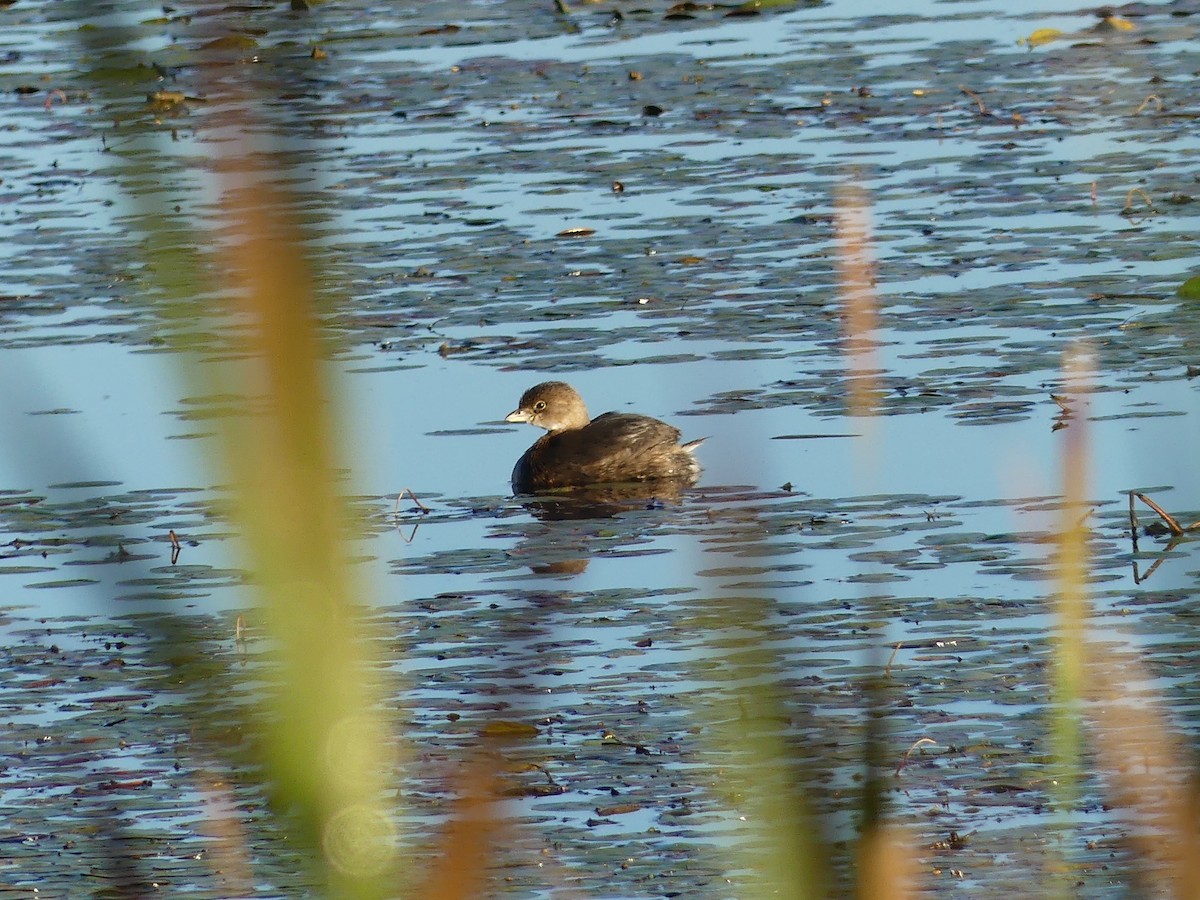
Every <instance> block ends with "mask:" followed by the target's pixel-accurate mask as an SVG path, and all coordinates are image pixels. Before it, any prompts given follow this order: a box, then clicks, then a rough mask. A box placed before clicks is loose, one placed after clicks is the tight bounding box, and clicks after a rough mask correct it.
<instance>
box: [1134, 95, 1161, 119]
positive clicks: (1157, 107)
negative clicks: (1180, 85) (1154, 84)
mask: <svg viewBox="0 0 1200 900" xmlns="http://www.w3.org/2000/svg"><path fill="white" fill-rule="evenodd" d="M1151 103H1153V104H1154V111H1155V112H1162V109H1163V107H1162V98H1161V97H1159V96H1158V94H1150V95H1149V96H1147V97H1146V99H1145V100H1143V101H1142V102H1141V103H1139V104H1138V108H1137V109H1135V110H1134V111H1133V114H1134V115H1135V116H1137V115H1141V112H1142V110H1143V109H1145V108H1146V107H1147V106H1148V105H1149V104H1151Z"/></svg>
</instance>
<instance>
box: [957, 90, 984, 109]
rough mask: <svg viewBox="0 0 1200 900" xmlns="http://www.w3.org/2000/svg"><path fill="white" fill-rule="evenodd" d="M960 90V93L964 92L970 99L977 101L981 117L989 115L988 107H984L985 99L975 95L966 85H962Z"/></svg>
mask: <svg viewBox="0 0 1200 900" xmlns="http://www.w3.org/2000/svg"><path fill="white" fill-rule="evenodd" d="M958 89H959V90H960V91H962V92H963V93H964V94H966V95H967V96H968V97H970V98H971V99H972V100H974V101H975V104H976V105H977V106H978V107H979V114H980V115H981V116H986V115H987V107H986V106H984V103H983V98H981V97H980V96H979V95H978V94H977V93H975V92H974V91H973V90H971V89H970V88H969V87H967V86H966V85H965V84H960V85H959V86H958Z"/></svg>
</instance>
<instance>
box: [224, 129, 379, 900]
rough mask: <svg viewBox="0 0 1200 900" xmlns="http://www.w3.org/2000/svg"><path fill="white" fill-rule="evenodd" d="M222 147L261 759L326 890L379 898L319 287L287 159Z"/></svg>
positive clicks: (372, 723) (371, 720)
mask: <svg viewBox="0 0 1200 900" xmlns="http://www.w3.org/2000/svg"><path fill="white" fill-rule="evenodd" d="M243 108H244V107H243ZM238 124H239V125H240V126H241V131H242V134H243V135H244V134H246V133H248V132H249V131H250V128H249V126H248V124H247V123H246V122H241V123H238ZM221 153H222V155H221V157H220V158H219V160H218V171H219V173H220V176H221V181H222V187H223V192H222V194H223V200H222V208H221V213H222V216H223V219H224V222H225V225H226V228H227V230H228V232H229V237H230V247H231V249H230V252H229V253H228V255H227V257H226V262H227V266H226V268H225V271H224V273H223V277H224V279H225V281H226V282H227V288H228V293H229V295H230V297H231V298H232V302H233V305H234V310H235V313H236V314H237V316H238V318H239V319H240V320H242V321H244V322H247V323H248V327H246V328H244V329H241V330H240V331H239V332H238V334H237V338H236V340H237V343H238V347H237V349H238V350H240V351H241V354H240V355H242V356H244V358H245V359H246V360H247V363H246V365H247V368H248V378H247V381H248V384H246V385H245V386H244V389H245V392H246V394H247V395H248V396H249V397H250V398H251V401H252V405H253V406H254V409H253V411H252V412H251V414H250V415H248V416H245V417H235V418H230V419H228V420H227V421H226V422H225V423H224V424H225V425H226V428H225V430H224V435H223V445H224V449H225V451H226V453H225V456H226V462H227V465H228V470H229V471H230V473H231V474H232V476H233V480H234V486H235V495H234V496H235V508H236V515H237V520H238V523H239V525H240V528H241V531H242V538H243V544H244V548H245V551H246V558H247V562H248V566H249V568H250V570H251V572H252V573H253V576H254V579H255V584H256V587H257V588H258V590H259V595H260V597H261V599H262V602H263V605H264V608H265V611H266V614H267V617H268V620H269V623H270V626H271V634H272V637H273V639H274V641H275V645H276V647H277V664H278V666H279V670H278V676H277V682H276V685H275V689H274V690H273V692H272V694H271V696H270V697H269V698H267V701H268V707H267V709H266V716H265V719H266V729H267V741H266V746H267V753H268V758H269V761H270V763H271V771H272V775H273V777H274V781H275V786H276V788H277V789H278V792H279V794H280V798H281V799H282V800H283V801H284V802H285V803H286V805H287V807H288V808H290V809H291V810H293V811H295V812H296V813H298V818H297V822H298V823H299V824H300V825H301V828H302V829H303V831H304V832H306V834H305V837H307V839H308V841H309V842H311V845H312V846H313V847H315V848H318V849H319V855H318V859H319V860H320V862H321V863H322V866H321V868H322V869H323V875H324V881H325V884H326V886H327V890H328V891H329V894H330V895H331V896H339V897H363V898H373V897H382V896H386V895H389V894H391V893H393V892H394V890H395V885H394V884H392V879H393V871H392V870H393V866H394V863H395V856H396V853H397V835H396V834H395V832H394V826H393V824H392V823H393V821H394V820H393V817H392V814H391V811H390V810H389V809H387V808H386V807H385V806H384V805H383V798H384V787H385V784H384V778H383V775H384V771H385V767H386V764H387V762H388V760H389V757H390V756H391V754H389V753H388V752H387V751H386V749H385V748H387V747H388V746H389V745H390V742H391V739H390V737H389V735H388V733H387V731H386V729H385V728H384V726H383V723H382V722H381V721H380V714H379V712H378V703H377V698H376V696H375V690H374V688H373V686H372V684H371V680H370V676H369V673H368V665H367V661H366V659H365V658H364V654H363V648H364V646H365V641H364V635H363V634H362V633H361V631H360V627H359V625H358V616H357V612H358V609H359V603H360V602H361V599H362V593H361V591H360V589H359V588H358V586H357V585H356V584H355V583H354V578H353V575H352V572H351V570H350V568H349V566H348V564H347V561H346V560H347V555H348V552H347V548H346V538H347V536H348V534H349V518H348V516H347V514H346V511H345V509H344V507H343V501H342V499H341V497H340V494H339V490H338V485H337V483H336V467H335V464H334V463H335V459H336V458H337V453H336V450H335V447H334V441H333V435H335V434H337V433H338V430H337V428H336V425H335V423H334V420H333V397H332V396H331V392H330V390H329V388H328V384H327V380H326V377H325V370H324V366H325V365H326V363H325V356H326V354H325V352H324V346H323V341H322V339H321V336H320V333H319V324H318V320H317V316H316V299H315V295H314V294H315V292H314V280H313V276H312V273H311V271H310V268H309V265H308V262H307V259H306V257H305V254H304V253H303V251H302V249H301V248H302V246H303V240H302V237H303V235H302V234H301V232H300V230H299V229H298V228H297V227H295V226H294V225H293V223H292V222H291V220H290V216H289V212H290V209H291V207H292V205H293V203H294V200H293V198H290V197H288V196H287V195H285V194H283V193H282V192H281V191H280V190H278V189H277V188H275V187H274V186H273V185H272V184H271V182H270V177H271V176H272V175H273V173H274V166H276V165H279V164H280V163H281V162H283V160H282V159H281V158H280V157H278V156H264V155H263V154H261V153H256V152H254V151H253V150H252V148H251V147H250V146H249V143H248V141H247V140H246V139H245V138H244V137H243V138H242V139H240V140H237V141H233V142H229V143H227V144H226V145H224V147H223V149H222V151H221ZM265 160H270V161H271V162H272V163H273V166H272V168H271V169H268V168H267V167H266V166H265V164H264V161H265Z"/></svg>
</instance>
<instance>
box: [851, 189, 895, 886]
mask: <svg viewBox="0 0 1200 900" xmlns="http://www.w3.org/2000/svg"><path fill="white" fill-rule="evenodd" d="M835 227H836V246H837V257H838V272H839V283H838V289H839V293H840V296H841V300H842V309H843V314H842V332H843V335H844V338H845V340H844V347H845V354H846V368H847V380H848V382H849V396H848V397H847V411H848V413H849V415H851V416H853V417H856V418H861V419H864V420H865V421H868V422H869V421H870V420H871V419H873V418H874V416H875V415H876V414H877V412H878V406H879V399H880V390H879V361H878V358H877V354H876V347H877V344H878V339H877V337H876V332H877V330H878V328H879V295H878V292H877V290H876V286H875V281H876V272H875V254H874V244H873V239H872V235H871V215H870V202H869V198H868V196H867V194H866V192H865V191H864V190H863V189H862V188H861V187H860V186H859V185H858V184H857V183H853V182H850V181H846V182H843V183H842V184H841V185H840V186H839V188H838V191H837V196H836V198H835ZM858 446H860V447H862V448H863V455H864V458H863V460H862V462H863V466H864V471H865V475H866V477H867V479H868V480H869V481H872V482H873V481H874V478H875V475H876V470H877V468H878V463H879V460H880V458H881V454H880V450H879V447H878V444H877V441H876V440H875V436H874V429H866V434H865V435H864V440H863V441H862V442H860V443H859V445H858ZM882 649H883V648H882V647H879V648H878V649H877V651H876V653H875V654H874V656H875V657H876V658H875V659H874V660H872V662H873V664H874V668H875V670H876V671H878V672H881V673H882V672H883V671H884V670H885V669H886V660H885V659H884V658H883V656H882ZM863 695H864V699H865V704H866V707H867V723H866V728H865V729H864V734H865V743H864V747H863V765H864V768H865V770H866V771H865V777H864V778H863V788H862V795H861V808H860V811H859V812H860V823H861V824H860V833H861V836H860V839H859V842H858V847H857V848H856V864H857V872H856V883H857V894H858V896H859V897H863V898H868V897H869V898H881V897H907V896H910V895H911V894H912V893H913V889H914V888H913V882H914V878H913V871H912V866H911V864H910V862H909V860H910V859H911V858H912V854H911V852H910V851H909V849H908V847H907V840H906V838H905V835H904V833H903V831H902V830H901V829H900V828H898V827H895V826H891V825H888V823H887V822H886V819H885V809H884V805H885V804H884V796H885V794H886V792H887V788H886V784H885V781H884V779H885V778H886V777H887V774H886V773H887V771H888V769H889V767H888V766H887V765H886V764H885V757H886V754H887V746H888V729H887V682H886V680H885V679H884V678H883V677H882V676H874V677H870V678H868V679H867V680H866V682H865V683H864V685H863Z"/></svg>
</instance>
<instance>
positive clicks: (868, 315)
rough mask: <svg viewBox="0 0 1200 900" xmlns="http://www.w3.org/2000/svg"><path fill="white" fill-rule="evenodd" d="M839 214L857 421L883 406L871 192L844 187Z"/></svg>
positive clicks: (850, 402)
mask: <svg viewBox="0 0 1200 900" xmlns="http://www.w3.org/2000/svg"><path fill="white" fill-rule="evenodd" d="M834 215H835V222H836V234H835V237H836V246H837V259H838V291H839V293H840V295H841V299H842V309H843V314H842V334H843V336H844V339H845V340H844V346H845V352H846V367H847V373H848V376H847V377H848V381H849V396H848V397H847V408H848V410H849V413H850V415H852V416H871V415H874V413H875V411H876V406H877V404H878V402H879V384H878V372H879V369H878V360H877V359H876V354H875V346H876V338H875V332H876V330H877V329H878V327H879V313H878V309H879V297H878V295H877V293H876V290H875V256H874V253H873V252H872V243H871V215H870V206H869V204H868V200H867V195H866V192H865V191H864V190H863V189H862V188H861V187H859V186H858V185H857V184H852V183H848V182H843V184H842V185H841V186H839V188H838V191H837V196H836V198H835V213H834Z"/></svg>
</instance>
